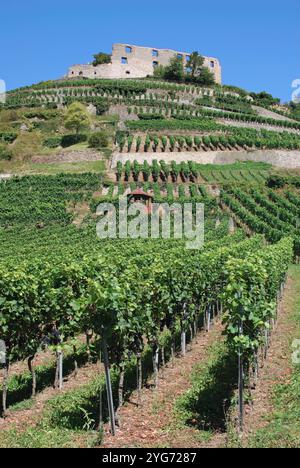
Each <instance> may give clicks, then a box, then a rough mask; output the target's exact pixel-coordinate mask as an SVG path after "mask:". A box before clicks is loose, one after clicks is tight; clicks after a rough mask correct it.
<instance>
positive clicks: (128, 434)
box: [101, 322, 222, 448]
mask: <svg viewBox="0 0 300 468" xmlns="http://www.w3.org/2000/svg"><path fill="white" fill-rule="evenodd" d="M221 334H222V325H221V323H220V322H217V323H216V324H215V325H214V327H213V328H212V330H211V332H210V333H208V334H206V333H204V332H201V333H200V334H199V335H198V337H197V340H195V341H194V342H193V345H192V349H191V350H190V351H188V352H187V354H186V356H185V357H177V358H176V359H175V362H174V365H173V366H172V365H171V364H170V363H169V364H168V365H167V367H166V368H165V369H164V372H163V375H162V374H161V379H160V381H159V387H158V389H157V390H154V389H153V388H151V386H148V387H146V388H144V389H143V390H142V405H141V406H138V405H137V402H138V397H137V394H136V392H135V393H133V394H132V396H131V398H130V400H129V402H128V403H126V404H125V406H124V407H123V408H122V409H121V411H120V413H119V416H120V419H121V428H119V429H118V430H117V434H116V436H115V437H112V436H111V435H110V434H109V428H108V426H106V428H105V429H106V435H105V440H104V445H103V446H102V447H101V448H119V447H177V448H179V447H187V446H188V447H197V446H199V441H197V438H196V437H195V433H196V432H197V431H196V430H195V429H192V428H191V429H189V428H186V429H184V431H182V430H176V428H174V430H171V432H170V430H169V429H166V428H170V427H171V426H173V424H174V421H173V418H174V414H173V406H174V403H175V401H176V399H177V398H178V397H179V396H180V395H182V394H183V393H184V392H186V391H187V390H188V388H189V386H190V376H191V372H192V370H193V368H194V366H195V365H196V364H198V363H199V362H201V361H202V362H203V361H205V360H206V359H207V351H208V349H209V346H210V345H211V344H212V343H213V342H214V341H215V340H218V339H221Z"/></svg>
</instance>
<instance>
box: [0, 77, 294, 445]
mask: <svg viewBox="0 0 300 468" xmlns="http://www.w3.org/2000/svg"><path fill="white" fill-rule="evenodd" d="M265 100H266V101H265ZM270 102H271V104H270ZM276 102H277V101H276V99H275V98H272V96H271V97H270V96H269V97H268V98H266V96H265V95H264V98H263V97H260V96H259V95H256V94H255V93H251V94H250V93H247V92H246V91H243V90H241V89H238V88H231V87H226V86H217V85H215V86H211V87H201V86H195V85H185V84H179V83H171V82H166V81H160V80H155V79H141V80H66V81H64V80H61V81H57V82H55V81H53V82H46V83H40V84H38V85H33V86H31V87H26V88H20V89H18V90H14V91H11V92H9V93H8V99H7V101H6V103H5V104H4V105H1V107H0V171H1V174H0V340H3V341H4V342H5V345H6V361H5V362H4V363H3V365H2V368H1V370H2V371H3V372H2V374H3V380H2V384H1V387H0V392H1V397H2V402H1V412H2V416H3V417H2V418H0V430H1V435H0V447H1V446H4V447H6V446H18V447H20V446H28V447H37V446H43V447H45V446H46V447H47V446H50V447H52V446H58V447H61V446H85V447H86V446H99V445H100V446H102V447H103V446H106V444H108V446H109V444H111V445H113V444H117V443H118V440H123V444H124V446H125V445H126V443H128V444H129V443H131V442H132V443H133V442H134V446H136V445H139V444H141V445H142V444H143V441H142V440H140V439H139V440H136V439H135V440H133V439H130V437H133V435H132V433H133V432H134V433H135V434H137V433H139V434H140V432H141V431H140V429H138V430H137V427H138V428H139V427H140V426H139V425H140V424H142V423H143V420H142V419H143V417H146V418H148V417H150V416H149V415H151V414H152V416H153V414H154V413H155V411H157V412H158V415H159V416H161V414H162V413H161V408H159V407H158V408H156V407H155V402H154V403H153V405H152V406H151V405H150V404H148V406H147V401H148V400H147V398H149V394H151V395H154V396H155V398H156V396H157V398H159V396H160V395H161V394H160V392H161V391H162V392H163V390H161V387H164V388H165V390H166V389H168V391H166V393H167V394H168V395H169V397H170V398H171V400H170V402H169V403H168V405H169V406H167V408H168V415H169V417H170V418H172V416H171V415H173V412H174V413H176V414H177V413H178V414H179V416H178V417H179V420H176V421H175V419H174V420H172V424H173V426H170V427H167V426H166V427H159V430H158V433H162V434H173V433H175V429H174V425H175V426H176V427H177V428H178V427H179V426H180V428H181V431H182V433H185V432H186V434H188V436H190V434H191V433H192V432H193V431H194V432H193V433H194V434H195V440H198V443H199V440H200V438H201V440H202V439H203V440H207V438H208V437H212V438H213V439H214V438H215V439H218V438H220V437H222V435H224V434H226V437H229V436H230V434H231V432H233V433H234V434H238V435H239V436H241V430H242V429H243V424H244V421H243V419H244V416H247V414H248V412H249V411H250V410H249V407H250V402H251V401H252V399H254V401H255V389H256V388H257V386H258V385H259V379H258V375H260V373H263V372H264V370H263V368H264V363H265V361H266V359H268V350H269V348H270V346H273V342H272V341H271V336H272V333H277V330H278V327H280V324H281V322H280V321H281V320H282V319H281V317H282V315H281V314H282V310H281V304H282V300H283V298H284V294H285V286H286V284H287V281H288V278H289V276H288V275H289V268H290V265H291V264H292V263H293V262H295V263H297V262H298V260H299V256H300V243H299V235H300V193H299V187H300V182H299V174H298V173H297V172H295V171H294V170H293V167H294V166H293V164H295V160H296V159H297V154H298V151H299V149H300V133H299V132H300V123H299V121H298V120H295V119H293V118H292V116H293V115H294V114H293V113H292V108H290V106H286V108H285V112H283V113H282V114H281V115H277V119H275V118H274V119H273V118H269V117H264V116H263V115H261V114H262V111H264V110H265V111H266V110H269V111H271V110H272V109H273V110H275V104H276ZM74 103H75V106H74ZM74 114H75V118H74ZM78 115H79V117H80V118H78ZM266 150H269V151H271V152H274V154H275V153H276V154H280V157H282V158H283V159H284V160H285V161H288V159H289V157H291V159H292V163H291V164H290V165H289V167H290V168H289V171H287V170H285V169H283V168H282V167H281V169H279V168H278V167H273V166H271V164H270V163H269V162H266V161H265V160H264V158H263V156H264V154H265V153H266ZM257 152H258V153H259V154H260V160H262V161H263V162H255V161H256V159H255V155H256V153H257ZM241 154H243V156H245V155H246V156H247V161H246V162H242V161H240V160H239V158H240V157H241V156H240V155H241ZM268 154H269V152H268ZM203 155H205V158H207V161H208V162H209V163H208V164H200V161H201V157H203ZM282 155H283V156H282ZM231 157H232V159H231ZM176 158H178V159H176ZM214 158H217V159H214ZM218 158H219V159H218ZM241 159H243V158H242V157H241ZM258 160H259V159H258ZM179 161H180V162H179ZM216 161H221V162H222V163H224V164H216ZM268 161H269V160H268ZM296 162H297V161H296ZM100 163H101V166H100ZM225 163H226V164H225ZM73 169H74V171H73ZM2 172H3V174H2ZM73 172H74V173H73ZM75 172H77V173H76V174H75ZM46 173H50V174H52V175H45V174H46ZM137 189H140V190H137ZM120 196H122V197H123V199H124V198H126V197H128V200H129V201H130V202H132V201H134V200H135V199H134V197H135V196H136V197H137V198H138V199H139V197H141V196H142V197H144V198H146V199H147V198H150V199H151V203H152V202H155V203H163V204H166V203H168V204H170V205H173V206H174V205H175V204H176V206H179V207H180V208H182V207H184V205H185V204H186V203H187V204H189V206H192V207H193V209H194V214H193V215H191V219H190V220H191V222H194V223H195V219H196V218H195V208H196V206H197V204H198V203H201V204H203V205H204V208H205V217H204V231H205V242H204V245H203V246H202V247H201V248H198V249H192V250H191V249H188V248H186V247H187V244H186V242H187V240H188V239H187V237H185V236H184V235H182V236H179V238H175V236H173V237H172V236H171V238H170V239H165V238H164V236H163V235H162V233H161V231H159V233H158V236H157V237H158V238H153V239H146V238H145V239H143V238H142V239H130V238H129V239H127V238H126V239H124V238H123V237H122V236H121V235H116V238H115V239H114V240H112V239H110V238H107V239H99V238H98V236H97V233H96V227H97V224H98V222H99V220H101V221H103V219H105V216H109V214H110V210H111V211H112V212H114V209H115V210H116V211H115V212H116V224H118V223H119V222H120V221H122V216H123V213H122V212H120V211H118V210H119V197H120ZM102 202H105V203H106V204H107V205H106V207H108V208H107V209H106V211H105V213H106V214H105V215H103V217H99V216H98V214H97V207H98V205H99V203H102ZM108 204H109V205H108ZM151 209H152V205H151V204H148V205H147V213H148V215H149V218H147V220H148V221H149V220H150V218H151V214H152V212H151ZM159 213H160V212H159ZM162 217H163V214H161V213H160V219H161V218H162ZM130 221H132V220H131V219H130ZM133 221H135V220H133ZM177 221H178V220H177ZM177 221H176V219H175V217H174V216H173V214H171V228H170V233H171V234H174V233H175V231H176V229H175V227H176V222H177ZM137 224H138V223H137ZM194 227H195V226H194ZM197 227H199V226H197ZM141 231H142V229H141V228H140V232H141ZM145 237H146V236H145ZM278 319H279V322H278V321H277V320H278ZM278 323H279V325H278ZM276 336H277V335H276ZM1 345H2V342H1V343H0V346H1ZM210 347H212V348H213V349H217V352H216V353H213V358H212V359H211V358H210V357H208V356H210V351H211V350H210ZM0 351H1V349H0ZM189 353H191V354H190V356H193V357H192V358H191V361H193V362H192V364H189V365H191V367H189V369H190V370H189V373H192V374H193V375H194V377H193V380H192V381H189V378H190V375H188V376H187V379H186V383H185V384H184V388H182V385H183V384H182V381H183V379H184V377H182V376H183V375H184V374H182V373H181V370H180V369H183V370H184V369H185V366H187V362H189ZM193 353H194V354H193ZM199 356H200V357H199ZM271 356H272V353H271ZM199 359H201V363H200V364H201V366H204V367H203V369H204V370H203V369H202V370H201V371H199V370H198V367H197V366H195V363H196V364H197V365H199V362H198V361H199ZM202 360H203V362H202ZM24 362H25V363H24ZM62 366H63V370H62ZM171 369H173V371H174V375H173V380H172V378H170V375H171ZM105 371H106V373H105ZM179 375H180V376H181V377H180V379H181V380H180V379H179V381H180V382H181V388H177V387H176V376H177V377H178V376H179ZM108 376H110V377H111V382H110V381H109V379H108ZM165 376H167V377H165ZM164 378H165V380H164V385H161V381H162V380H163V379H164ZM52 387H53V388H52ZM253 394H254V397H253ZM163 395H165V394H164V393H163ZM208 395H209V397H208ZM129 399H130V400H131V401H133V403H134V405H135V406H134V412H133V410H130V404H129V405H127V406H124V402H125V401H128V400H129ZM237 402H238V403H239V405H237ZM143 405H144V406H143ZM245 406H247V411H245ZM128 408H129V409H128ZM254 408H255V403H254ZM177 410H178V411H177ZM126 411H128V413H126ZM254 411H255V410H254ZM124 414H127V415H128V418H127V419H126V417H124ZM130 417H131V418H130ZM139 418H140V419H139ZM124 419H125V420H124ZM156 419H157V421H156V422H157V423H158V421H161V420H163V417H157V418H156ZM118 425H119V426H118ZM131 425H132V426H133V427H134V431H131V430H130V427H131ZM245 425H247V423H245ZM128 428H129V429H128ZM109 430H110V432H109ZM122 431H123V432H122ZM159 431H161V432H159ZM246 432H247V431H246ZM113 434H115V439H114V442H113V441H112V438H113ZM118 437H119V439H118ZM122 437H123V438H124V439H122ZM135 437H136V436H135ZM129 439H130V440H129ZM241 440H242V437H241ZM115 441H117V442H115ZM195 443H196V442H195ZM174 444H175V442H174ZM176 444H178V445H179V444H180V442H179V441H178V440H177V441H176Z"/></svg>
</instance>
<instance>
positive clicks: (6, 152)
mask: <svg viewBox="0 0 300 468" xmlns="http://www.w3.org/2000/svg"><path fill="white" fill-rule="evenodd" d="M11 159H12V152H11V150H10V149H9V148H8V146H7V145H6V144H5V143H0V161H3V160H4V161H10V160H11Z"/></svg>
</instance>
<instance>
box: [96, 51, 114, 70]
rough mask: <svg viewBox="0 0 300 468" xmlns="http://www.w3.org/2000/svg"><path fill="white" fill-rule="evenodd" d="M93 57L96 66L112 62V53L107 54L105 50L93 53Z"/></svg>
mask: <svg viewBox="0 0 300 468" xmlns="http://www.w3.org/2000/svg"><path fill="white" fill-rule="evenodd" d="M93 57H94V61H93V65H94V67H96V66H97V65H103V64H105V63H111V55H109V54H106V53H105V52H99V53H98V54H95V55H93Z"/></svg>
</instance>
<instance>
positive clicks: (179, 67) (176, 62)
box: [165, 57, 185, 82]
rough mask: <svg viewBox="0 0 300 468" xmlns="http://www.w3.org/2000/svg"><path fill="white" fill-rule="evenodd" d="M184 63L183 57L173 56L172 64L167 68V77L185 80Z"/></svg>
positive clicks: (168, 78) (172, 79) (179, 80)
mask: <svg viewBox="0 0 300 468" xmlns="http://www.w3.org/2000/svg"><path fill="white" fill-rule="evenodd" d="M184 76H185V74H184V65H183V59H182V58H181V57H173V58H172V59H171V60H170V65H168V66H167V67H166V68H165V79H166V80H171V81H178V82H183V81H184Z"/></svg>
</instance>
